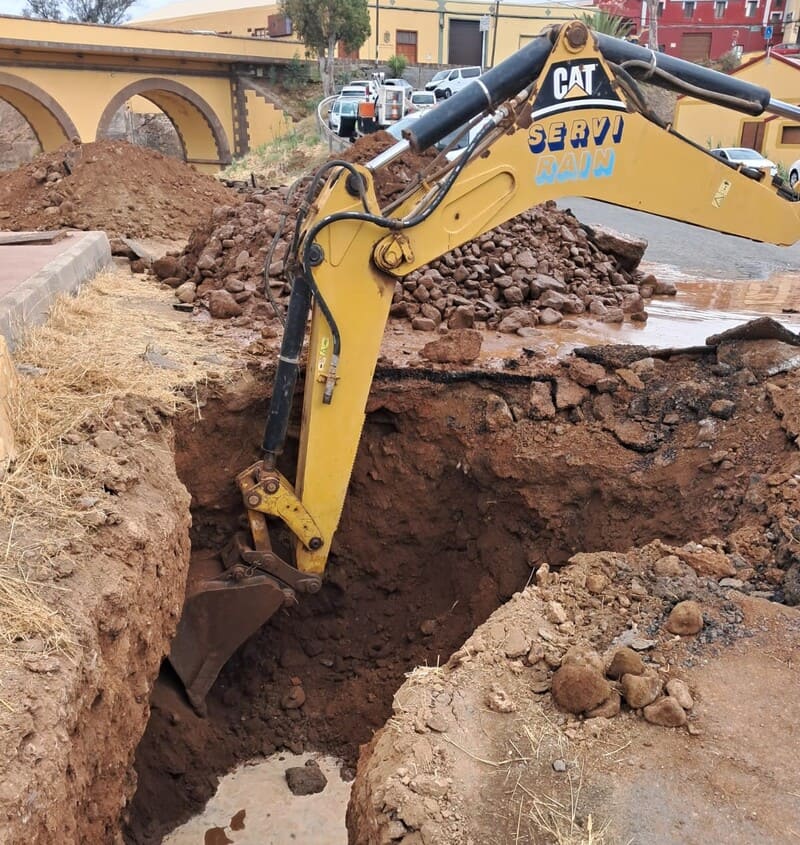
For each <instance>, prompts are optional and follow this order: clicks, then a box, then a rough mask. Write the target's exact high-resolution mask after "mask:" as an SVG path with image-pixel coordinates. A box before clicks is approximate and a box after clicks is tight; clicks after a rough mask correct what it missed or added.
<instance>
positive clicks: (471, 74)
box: [433, 67, 481, 98]
mask: <svg viewBox="0 0 800 845" xmlns="http://www.w3.org/2000/svg"><path fill="white" fill-rule="evenodd" d="M480 75H481V69H480V68H479V67H456V68H453V70H451V71H450V73H448V74H447V76H446V77H445V78H444V79H443V80H442V81H441V82H440V83H439V84H438V85H437V86H436V88H434V89H433V93H434V94H436V96H437V97H438V98H441V97H445V98H447V97H450V96H452V95H453V94H456V93H457V92H458V91H460V90H461V89H462V88H464V87H465V86H466V85H469V83H470V82H472V80H473V79H477V78H478V77H479V76H480Z"/></svg>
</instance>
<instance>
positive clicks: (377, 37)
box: [375, 0, 381, 67]
mask: <svg viewBox="0 0 800 845" xmlns="http://www.w3.org/2000/svg"><path fill="white" fill-rule="evenodd" d="M380 39H381V0H375V67H377V66H378V64H379V60H378V46H379V45H380Z"/></svg>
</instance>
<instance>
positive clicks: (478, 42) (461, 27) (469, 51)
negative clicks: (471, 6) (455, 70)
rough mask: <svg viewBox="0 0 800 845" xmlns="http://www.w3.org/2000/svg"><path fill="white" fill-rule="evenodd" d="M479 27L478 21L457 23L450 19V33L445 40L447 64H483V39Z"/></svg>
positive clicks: (457, 21)
mask: <svg viewBox="0 0 800 845" xmlns="http://www.w3.org/2000/svg"><path fill="white" fill-rule="evenodd" d="M480 26H481V24H480V21H459V20H454V19H453V18H450V32H449V35H448V39H447V63H448V64H451V65H482V64H483V39H482V38H481V30H480Z"/></svg>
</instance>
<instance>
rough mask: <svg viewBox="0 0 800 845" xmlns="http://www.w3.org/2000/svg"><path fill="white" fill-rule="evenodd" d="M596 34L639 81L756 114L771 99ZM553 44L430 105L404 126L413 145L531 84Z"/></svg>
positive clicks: (537, 43)
mask: <svg viewBox="0 0 800 845" xmlns="http://www.w3.org/2000/svg"><path fill="white" fill-rule="evenodd" d="M592 34H593V35H594V37H596V38H597V42H598V46H599V48H600V52H601V53H602V54H603V57H604V58H606V59H607V60H608V61H610V62H614V63H615V64H620V65H622V64H624V63H625V62H635V63H636V64H637V67H636V69H634V68H633V67H630V68H628V70H629V72H630V73H631V75H632V76H634V77H635V78H636V79H639V80H640V81H641V80H646V79H648V78H651V76H652V77H653V79H652V81H653V82H654V83H655V84H657V85H660V86H661V87H662V88H669V89H671V90H673V91H678V92H679V93H685V91H686V89H685V87H682V86H680V84H678V83H677V82H676V80H681V81H682V82H684V83H686V84H687V85H690V86H693V87H694V88H695V89H696V90H697V91H699V93H700V96H704V97H705V98H706V99H708V100H711V101H714V98H715V95H717V96H719V98H720V102H721V104H723V105H726V106H729V107H730V108H734V109H736V110H737V111H741V112H744V113H746V114H751V115H759V114H761V113H762V112H763V111H764V110H765V109H766V108H767V106H768V105H769V102H770V93H769V91H767V89H766V88H762V87H761V86H760V85H753V84H752V83H749V82H744V81H742V80H741V79H737V78H735V77H733V76H727V75H726V74H724V73H720V72H719V71H716V70H711V69H709V68H705V67H701V66H700V65H696V64H694V63H693V62H687V61H685V60H683V59H676V58H674V57H673V56H668V55H666V54H665V53H656V52H653V51H652V50H648V49H647V48H646V47H640V46H639V45H638V44H631V43H630V42H629V41H623V40H621V39H619V38H613V37H611V36H610V35H602V34H600V33H592ZM552 49H553V44H552V41H551V34H546V35H541V36H539V37H537V38H534V39H533V40H532V41H531V42H530V43H529V44H527V45H526V46H525V47H523V48H522V49H521V50H519V51H518V52H516V53H515V54H514V55H513V56H510V57H509V58H507V59H506V60H505V61H503V62H501V63H500V64H499V65H497V67H495V68H492V69H491V70H489V71H487V72H486V73H485V74H483V76H481V77H480V78H479V79H476V80H473V81H472V82H470V83H469V85H467V86H466V87H465V88H463V89H462V90H461V91H459V92H458V93H457V94H455V95H454V96H453V97H451V98H450V99H449V100H445V101H444V102H443V103H441V104H440V105H438V106H437V107H436V108H435V109H431V110H430V111H429V112H428V113H427V114H426V115H424V116H423V117H421V118H420V119H419V120H417V121H416V122H415V123H414V125H413V126H412V127H410V128H409V129H406V130H405V131H404V132H403V136H404V137H405V138H406V139H407V140H408V142H409V144H410V145H411V149H412V150H413V151H414V152H417V153H419V152H421V151H422V150H425V149H427V148H428V147H430V146H433V144H435V143H436V142H437V141H440V140H441V139H442V138H444V137H445V135H448V134H449V133H450V132H453V131H455V130H456V129H458V128H459V127H460V126H463V125H464V124H465V123H466V122H467V121H469V120H472V118H474V117H476V116H477V115H479V114H480V113H481V112H484V111H492V110H494V109H495V108H496V107H497V106H498V105H500V103H503V102H505V101H506V100H508V99H509V98H510V97H512V96H513V95H514V94H517V93H518V92H519V91H521V90H522V89H523V88H525V87H527V86H528V85H529V84H530V83H531V82H533V80H534V79H536V77H537V76H538V75H539V74H540V73H541V71H542V68H543V67H544V65H545V62H546V61H547V59H548V57H549V56H550V53H551V51H552ZM639 63H644V67H643V68H640V67H638V65H639ZM658 71H662V73H659V72H658ZM670 77H673V79H670Z"/></svg>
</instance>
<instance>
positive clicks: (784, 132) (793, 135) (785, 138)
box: [781, 126, 800, 144]
mask: <svg viewBox="0 0 800 845" xmlns="http://www.w3.org/2000/svg"><path fill="white" fill-rule="evenodd" d="M781 143H782V144H800V126H784V127H783V129H781Z"/></svg>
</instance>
